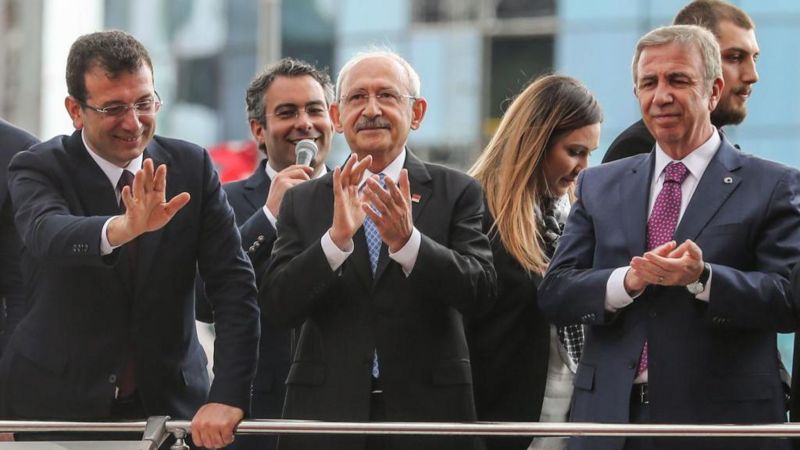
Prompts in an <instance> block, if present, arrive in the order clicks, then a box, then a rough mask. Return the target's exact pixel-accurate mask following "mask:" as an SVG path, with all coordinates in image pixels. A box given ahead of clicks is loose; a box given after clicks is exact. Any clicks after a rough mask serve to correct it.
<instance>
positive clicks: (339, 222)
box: [329, 154, 372, 250]
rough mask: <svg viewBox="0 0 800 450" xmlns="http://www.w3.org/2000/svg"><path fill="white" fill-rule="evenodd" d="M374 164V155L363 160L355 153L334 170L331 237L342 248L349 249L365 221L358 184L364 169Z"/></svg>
mask: <svg viewBox="0 0 800 450" xmlns="http://www.w3.org/2000/svg"><path fill="white" fill-rule="evenodd" d="M370 164H372V156H369V155H367V156H366V157H365V158H363V159H362V160H361V161H359V160H358V157H357V156H356V155H355V154H352V155H350V158H349V159H348V160H347V162H346V163H345V165H344V167H343V168H339V167H337V168H336V169H335V170H334V171H333V224H331V228H330V231H329V233H330V237H331V240H332V241H333V243H334V244H336V246H337V247H339V249H341V250H347V249H348V247H349V243H350V240H351V239H353V235H355V234H356V231H358V229H359V228H361V225H362V224H363V223H364V217H365V214H364V210H363V208H362V204H363V200H362V197H361V195H360V194H359V192H358V184H359V182H360V181H361V177H362V176H363V175H364V171H365V170H367V167H369V165H370Z"/></svg>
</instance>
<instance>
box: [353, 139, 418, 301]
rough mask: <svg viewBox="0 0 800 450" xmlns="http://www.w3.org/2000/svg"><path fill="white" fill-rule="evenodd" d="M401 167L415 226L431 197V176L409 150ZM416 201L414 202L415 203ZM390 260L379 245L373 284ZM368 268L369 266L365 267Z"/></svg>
mask: <svg viewBox="0 0 800 450" xmlns="http://www.w3.org/2000/svg"><path fill="white" fill-rule="evenodd" d="M403 167H404V168H405V169H406V170H408V181H409V187H410V188H411V198H412V201H411V216H412V218H413V220H414V223H415V224H416V223H417V221H418V220H419V217H420V215H421V214H422V210H423V209H424V208H425V205H427V202H428V200H429V199H430V197H431V192H432V188H431V186H430V181H431V175H430V173H428V169H427V168H426V167H425V164H423V162H422V161H420V160H419V159H418V158H417V157H416V156H414V154H413V153H411V150H409V149H406V162H405V164H404V165H403ZM395 181H396V180H395ZM415 200H416V201H415ZM362 236H363V227H362ZM361 241H362V242H364V243H365V244H364V247H365V248H366V240H365V239H364V238H362V239H361ZM390 261H391V258H389V248H388V247H387V246H386V244H385V243H384V244H381V253H380V257H379V258H378V268H377V269H376V270H375V278H374V280H375V282H376V283H377V281H378V280H380V278H381V276H382V275H383V273H384V272H385V271H386V267H388V266H389V262H390ZM367 267H369V266H367ZM373 286H374V284H373Z"/></svg>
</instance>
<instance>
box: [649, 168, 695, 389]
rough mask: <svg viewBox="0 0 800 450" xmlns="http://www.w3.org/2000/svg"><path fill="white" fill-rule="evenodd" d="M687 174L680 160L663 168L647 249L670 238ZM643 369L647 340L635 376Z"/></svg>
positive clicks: (650, 220)
mask: <svg viewBox="0 0 800 450" xmlns="http://www.w3.org/2000/svg"><path fill="white" fill-rule="evenodd" d="M687 175H689V170H688V169H686V166H684V165H683V163H681V162H677V163H671V164H669V165H668V166H667V167H665V168H664V185H663V186H662V187H661V191H660V192H659V193H658V197H656V203H655V204H654V205H653V211H652V212H651V213H650V219H649V220H648V221H647V251H650V250H652V249H654V248H656V247H658V246H659V245H662V244H665V243H667V242H669V241H671V240H672V238H673V235H674V234H675V228H677V227H678V217H679V216H680V214H681V184H683V180H685V179H686V176H687ZM645 370H647V341H645V342H644V348H642V356H641V358H640V359H639V367H638V368H637V369H636V376H637V377H638V376H639V374H641V373H642V372H644V371H645Z"/></svg>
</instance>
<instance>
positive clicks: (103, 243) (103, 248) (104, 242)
mask: <svg viewBox="0 0 800 450" xmlns="http://www.w3.org/2000/svg"><path fill="white" fill-rule="evenodd" d="M114 217H116V216H114ZM114 217H109V218H108V220H106V223H104V224H103V229H102V230H100V256H106V255H110V254H111V252H113V251H114V249H116V248H119V247H120V246H119V245H117V246H112V245H111V243H109V242H108V224H109V223H111V221H112V220H114Z"/></svg>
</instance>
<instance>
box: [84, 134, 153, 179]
mask: <svg viewBox="0 0 800 450" xmlns="http://www.w3.org/2000/svg"><path fill="white" fill-rule="evenodd" d="M81 139H82V140H83V145H84V146H85V147H86V150H88V151H89V156H91V157H92V159H93V160H94V162H96V163H97V165H98V166H100V170H102V171H103V173H104V174H105V175H106V177H107V178H108V181H109V182H110V183H111V186H113V187H114V189H116V188H117V183H118V182H119V177H121V176H122V171H123V170H128V171H130V172H131V173H132V174H134V175H136V172H138V171H139V170H140V169H141V168H142V160H143V159H144V156H143V155H142V154H140V155H139V156H137V157H136V158H134V159H133V160H132V161H131V162H129V163H128V165H127V166H126V167H125V168H122V167H119V166H118V165H116V164H114V163H111V162H109V161H107V160H106V159H104V158H103V157H102V156H100V155H98V154H97V152H95V151H94V149H92V147H91V146H90V145H89V142H88V141H87V140H86V135H85V134H84V133H83V130H81Z"/></svg>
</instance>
